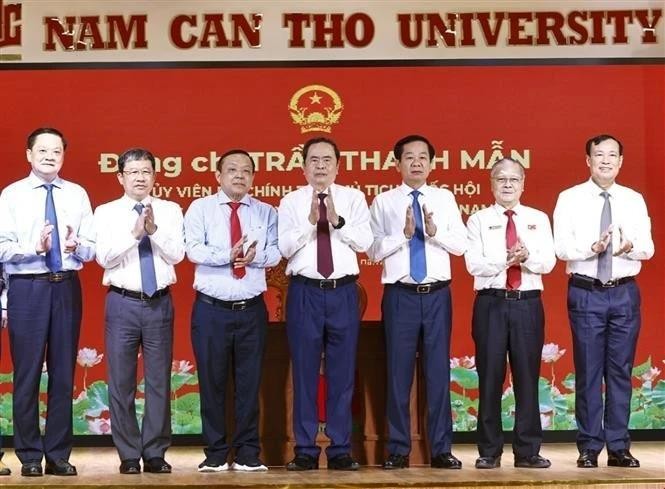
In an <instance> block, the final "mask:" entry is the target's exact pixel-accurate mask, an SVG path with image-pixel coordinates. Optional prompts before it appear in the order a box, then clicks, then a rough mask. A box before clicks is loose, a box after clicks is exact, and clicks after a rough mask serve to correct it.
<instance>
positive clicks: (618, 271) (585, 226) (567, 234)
mask: <svg viewBox="0 0 665 489" xmlns="http://www.w3.org/2000/svg"><path fill="white" fill-rule="evenodd" d="M602 191H603V189H602V188H600V187H599V186H598V185H596V184H595V183H594V182H593V180H591V179H589V180H588V181H586V182H584V183H582V184H579V185H576V186H574V187H571V188H569V189H566V190H564V191H563V192H561V194H559V199H558V200H557V203H556V208H555V209H554V245H555V249H556V255H557V257H559V259H561V260H565V261H566V262H567V263H566V272H567V273H578V274H580V275H586V276H588V277H593V278H598V277H597V275H598V255H597V254H596V253H594V252H593V251H592V250H591V246H592V245H593V244H594V243H595V242H596V241H598V238H599V237H600V215H601V213H602V210H603V205H604V203H605V199H604V197H602V196H601V195H600V193H601V192H602ZM607 192H608V193H609V194H610V198H609V200H610V205H611V208H612V225H613V228H614V232H613V233H612V246H613V248H614V249H615V250H617V249H619V246H620V244H619V243H620V233H619V227H620V228H621V230H622V232H623V236H624V239H627V240H629V241H630V242H632V243H633V249H632V250H631V251H630V252H628V253H624V254H622V255H620V256H614V257H612V279H618V278H623V277H632V276H635V275H637V274H638V273H639V272H640V269H641V268H642V263H641V260H648V259H649V258H651V257H652V256H653V253H654V245H653V240H652V238H651V219H650V218H649V213H648V211H647V206H646V204H645V202H644V198H643V197H642V195H641V194H639V193H638V192H635V191H634V190H632V189H629V188H628V187H623V186H621V185H619V184H617V183H615V184H613V185H612V186H611V187H610V188H609V189H608V190H607Z"/></svg>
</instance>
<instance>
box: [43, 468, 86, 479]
mask: <svg viewBox="0 0 665 489" xmlns="http://www.w3.org/2000/svg"><path fill="white" fill-rule="evenodd" d="M44 473H45V474H46V475H59V476H61V477H70V476H75V475H78V473H77V472H58V471H57V470H54V469H46V470H45V471H44Z"/></svg>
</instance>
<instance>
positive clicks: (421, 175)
mask: <svg viewBox="0 0 665 489" xmlns="http://www.w3.org/2000/svg"><path fill="white" fill-rule="evenodd" d="M393 152H394V155H395V159H396V160H397V161H398V166H397V169H398V171H399V172H400V173H401V175H402V185H400V186H399V187H397V188H395V189H393V190H390V191H388V192H384V193H382V194H380V195H378V196H377V197H376V198H375V199H374V202H373V203H372V209H371V216H372V217H371V226H372V233H373V235H374V242H373V244H372V247H371V248H370V250H369V251H368V253H367V254H368V255H369V256H370V258H371V259H372V260H375V261H383V274H382V276H381V282H382V283H383V284H384V291H383V302H382V306H381V309H382V315H383V323H384V327H385V333H386V356H387V360H388V370H387V378H388V401H387V415H388V436H389V441H388V458H387V459H386V461H385V462H384V464H383V468H384V469H388V470H392V469H402V468H406V467H408V465H409V453H410V451H411V421H410V417H409V399H410V395H409V394H410V392H411V384H412V381H413V372H414V368H415V361H416V352H417V349H418V343H419V341H420V338H421V337H422V359H423V360H422V361H423V367H424V371H425V380H426V386H427V403H428V406H429V408H428V418H427V427H428V439H429V442H430V452H431V461H430V462H431V466H432V467H433V468H440V469H460V468H461V467H462V463H461V462H460V461H459V460H458V459H457V458H456V457H455V456H454V455H453V454H452V453H451V446H452V435H453V426H452V415H451V410H450V389H449V385H450V363H449V357H450V332H451V326H452V325H451V318H452V307H451V299H450V297H451V296H450V288H449V284H450V278H451V274H450V257H449V254H451V253H452V254H453V255H457V256H459V255H462V254H463V253H464V251H465V250H466V246H467V243H466V229H465V227H464V223H463V222H462V216H461V215H460V211H459V208H458V207H457V204H456V202H455V197H454V196H453V194H452V193H451V192H449V191H448V190H445V189H441V188H437V187H431V186H429V185H427V177H428V176H429V173H430V170H431V161H432V158H434V155H435V150H434V147H433V146H432V144H431V143H430V142H429V141H428V140H427V139H426V138H425V137H423V136H419V135H411V136H406V137H404V138H402V139H400V140H399V141H398V142H397V143H396V144H395V148H394V150H393Z"/></svg>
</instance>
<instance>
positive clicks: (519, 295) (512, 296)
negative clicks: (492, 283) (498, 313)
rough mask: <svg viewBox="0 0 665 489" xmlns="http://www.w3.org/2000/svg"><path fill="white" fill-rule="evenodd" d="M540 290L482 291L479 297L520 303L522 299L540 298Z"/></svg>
mask: <svg viewBox="0 0 665 489" xmlns="http://www.w3.org/2000/svg"><path fill="white" fill-rule="evenodd" d="M540 294H541V291H540V290H507V289H480V290H479V291H478V295H491V296H494V297H501V298H503V299H506V300H509V301H519V300H522V299H535V298H536V297H540Z"/></svg>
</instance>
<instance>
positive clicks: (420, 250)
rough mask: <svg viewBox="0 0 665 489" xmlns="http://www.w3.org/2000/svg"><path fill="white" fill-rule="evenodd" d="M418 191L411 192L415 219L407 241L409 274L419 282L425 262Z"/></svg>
mask: <svg viewBox="0 0 665 489" xmlns="http://www.w3.org/2000/svg"><path fill="white" fill-rule="evenodd" d="M419 195H420V192H418V191H417V190H414V191H413V192H411V196H412V197H413V219H414V221H416V232H415V233H414V234H413V236H412V237H411V241H409V258H410V264H411V266H410V273H409V274H410V275H411V278H412V279H413V280H415V281H416V282H418V283H420V282H422V281H423V280H425V277H426V276H427V262H426V261H425V233H424V232H423V213H422V212H421V210H420V204H419V203H418V196H419Z"/></svg>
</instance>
